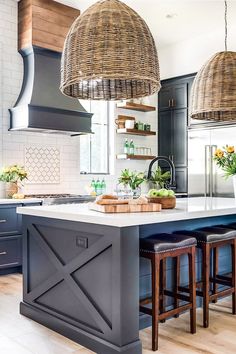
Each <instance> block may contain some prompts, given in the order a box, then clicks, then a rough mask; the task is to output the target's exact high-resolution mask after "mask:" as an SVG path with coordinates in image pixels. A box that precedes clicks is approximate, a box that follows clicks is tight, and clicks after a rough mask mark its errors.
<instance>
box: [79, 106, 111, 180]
mask: <svg viewBox="0 0 236 354" xmlns="http://www.w3.org/2000/svg"><path fill="white" fill-rule="evenodd" d="M105 103H106V114H107V115H106V117H107V119H106V124H100V123H94V124H93V123H92V124H91V128H92V130H93V126H94V125H97V126H103V127H104V126H106V127H107V129H106V130H107V142H106V148H107V154H106V155H107V156H106V159H107V171H106V172H93V171H92V154H91V151H92V135H93V134H95V133H92V134H89V151H90V153H89V170H90V171H89V172H83V171H81V167H80V175H81V176H88V175H95V176H96V175H103V176H107V175H110V174H111V171H110V153H109V146H110V106H109V101H105ZM89 106H90V109H89V110H90V113H92V112H91V107H92V100H91V101H90V102H89ZM92 119H93V118H92ZM80 144H81V142H80Z"/></svg>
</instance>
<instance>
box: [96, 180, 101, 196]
mask: <svg viewBox="0 0 236 354" xmlns="http://www.w3.org/2000/svg"><path fill="white" fill-rule="evenodd" d="M95 192H96V194H97V195H100V194H101V182H100V179H99V178H98V179H97V181H96V190H95Z"/></svg>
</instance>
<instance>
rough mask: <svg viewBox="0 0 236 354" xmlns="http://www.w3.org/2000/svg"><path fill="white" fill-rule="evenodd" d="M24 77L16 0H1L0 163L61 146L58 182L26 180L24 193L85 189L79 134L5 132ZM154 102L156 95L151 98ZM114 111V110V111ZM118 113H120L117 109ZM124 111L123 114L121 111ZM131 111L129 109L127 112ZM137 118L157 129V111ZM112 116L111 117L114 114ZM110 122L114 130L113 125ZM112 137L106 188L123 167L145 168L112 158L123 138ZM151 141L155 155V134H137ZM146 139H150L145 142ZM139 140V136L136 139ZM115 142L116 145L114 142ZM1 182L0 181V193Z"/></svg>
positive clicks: (1, 189) (19, 160) (20, 160)
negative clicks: (38, 149)
mask: <svg viewBox="0 0 236 354" xmlns="http://www.w3.org/2000/svg"><path fill="white" fill-rule="evenodd" d="M22 77H23V65H22V59H21V56H20V55H19V54H18V52H17V1H16V0H0V167H2V166H6V165H9V164H13V163H18V164H23V165H24V163H25V149H26V147H29V146H34V147H41V146H48V147H53V148H56V149H59V150H60V183H53V184H52V183H49V184H47V183H42V184H35V183H33V184H31V183H26V184H25V192H26V193H56V192H64V193H85V188H84V187H85V185H87V184H89V182H90V180H91V178H92V176H89V177H88V176H81V175H80V171H79V137H74V138H70V137H66V136H58V135H46V134H41V133H39V134H36V133H30V132H29V133H22V132H8V128H9V113H8V109H9V108H10V107H12V106H13V105H14V103H15V101H16V99H17V97H18V95H19V92H20V88H21V83H22ZM150 104H152V105H154V104H156V95H155V96H153V97H151V98H150ZM115 113H116V112H115ZM120 114H122V113H121V112H120ZM123 114H126V113H124V112H123ZM129 114H130V115H132V112H130V113H129ZM136 116H137V119H138V120H142V121H143V122H145V121H146V120H147V121H148V122H149V123H150V124H151V125H152V129H153V130H154V129H156V113H155V112H154V113H153V112H152V113H147V114H140V113H139V114H136ZM113 119H114V118H113ZM112 124H113V127H114V129H113V132H115V125H114V122H112ZM113 138H114V140H113V139H111V144H112V146H111V149H110V151H111V153H112V156H111V162H112V176H108V177H106V181H107V186H108V188H107V189H108V190H111V189H113V188H114V186H115V184H116V180H117V174H119V172H120V170H121V169H123V168H126V167H128V168H132V169H136V170H145V169H147V162H137V161H115V160H114V154H115V153H116V152H118V151H119V150H121V149H122V146H123V140H124V139H123V138H121V137H116V135H115V133H114V134H113ZM141 139H144V140H145V145H148V146H149V145H150V147H151V148H152V151H153V153H154V155H155V153H156V138H155V137H154V138H152V137H151V138H139V145H143V144H142V141H140V140H141ZM147 139H150V140H149V142H148V143H147ZM137 140H138V139H137ZM116 145H117V148H115V146H116ZM3 196H4V185H3V183H1V182H0V197H3Z"/></svg>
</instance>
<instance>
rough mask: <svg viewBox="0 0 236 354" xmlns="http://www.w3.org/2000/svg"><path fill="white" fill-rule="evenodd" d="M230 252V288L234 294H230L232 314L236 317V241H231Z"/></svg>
mask: <svg viewBox="0 0 236 354" xmlns="http://www.w3.org/2000/svg"><path fill="white" fill-rule="evenodd" d="M231 251H232V286H233V287H234V292H233V294H232V314H233V315H236V293H235V291H236V239H235V240H233V243H232V244H231Z"/></svg>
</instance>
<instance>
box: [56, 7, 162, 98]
mask: <svg viewBox="0 0 236 354" xmlns="http://www.w3.org/2000/svg"><path fill="white" fill-rule="evenodd" d="M60 89H61V91H62V93H64V94H65V95H67V96H70V97H76V98H80V99H86V100H87V99H92V100H121V99H130V98H139V97H145V96H148V95H151V94H153V93H155V92H157V91H159V89H160V75H159V63H158V56H157V50H156V46H155V42H154V39H153V37H152V34H151V32H150V30H149V28H148V26H147V24H146V23H145V22H144V20H143V19H142V18H141V17H140V16H139V15H138V14H137V13H136V12H135V11H134V10H132V9H131V8H130V7H128V6H127V5H125V4H124V3H122V2H120V1H118V0H101V1H98V2H97V3H95V4H94V5H92V6H91V7H90V8H88V9H87V10H86V11H85V12H84V13H83V14H82V15H81V16H79V17H78V18H77V19H76V20H75V22H74V23H73V25H72V27H71V29H70V31H69V33H68V35H67V38H66V40H65V44H64V50H63V54H62V62H61V86H60Z"/></svg>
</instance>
